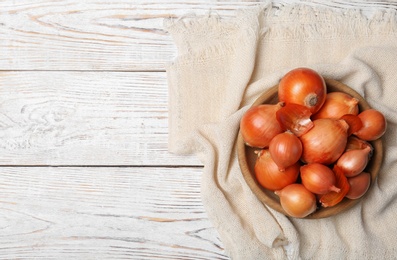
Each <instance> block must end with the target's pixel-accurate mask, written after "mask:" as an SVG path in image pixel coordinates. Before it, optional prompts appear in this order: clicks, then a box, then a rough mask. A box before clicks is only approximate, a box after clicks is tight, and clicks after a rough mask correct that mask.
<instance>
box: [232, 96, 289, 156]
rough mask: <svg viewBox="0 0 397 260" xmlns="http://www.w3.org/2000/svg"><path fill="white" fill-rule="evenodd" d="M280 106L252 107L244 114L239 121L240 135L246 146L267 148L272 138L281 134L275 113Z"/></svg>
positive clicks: (280, 104) (279, 104)
mask: <svg viewBox="0 0 397 260" xmlns="http://www.w3.org/2000/svg"><path fill="white" fill-rule="evenodd" d="M282 105H283V103H281V102H280V103H278V104H264V105H259V106H254V107H251V108H250V109H248V110H247V111H246V112H245V113H244V115H243V117H242V118H241V121H240V133H241V135H242V137H243V140H244V142H245V143H246V144H247V145H248V146H251V147H259V148H264V147H267V146H269V143H270V140H272V139H273V137H274V136H276V135H277V134H279V133H282V132H283V130H282V129H281V126H280V124H279V123H278V121H277V119H276V112H277V110H279V109H280V108H281V107H282Z"/></svg>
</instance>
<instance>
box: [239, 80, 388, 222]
mask: <svg viewBox="0 0 397 260" xmlns="http://www.w3.org/2000/svg"><path fill="white" fill-rule="evenodd" d="M324 81H325V83H326V86H327V93H329V92H335V91H341V92H345V93H347V94H349V95H351V96H353V97H355V98H357V99H358V100H359V104H358V105H359V109H360V111H364V110H367V109H371V106H370V105H369V104H368V102H367V101H366V100H365V99H364V98H363V97H362V96H361V95H360V94H359V93H358V92H357V91H355V90H354V89H352V88H350V87H349V86H347V85H345V84H344V83H342V82H339V81H337V80H334V79H330V78H324ZM341 89H343V90H341ZM277 93H278V84H277V85H275V86H273V87H271V88H269V89H267V90H266V91H264V92H263V93H262V94H261V95H260V96H259V97H258V98H257V99H256V100H255V101H254V103H253V104H252V105H251V107H252V106H257V105H260V104H265V102H267V101H268V100H272V99H273V100H274V99H275V98H276V97H277ZM369 143H370V144H371V145H372V146H373V154H372V157H371V160H370V161H369V163H368V165H367V167H366V169H365V171H367V170H370V171H368V172H369V173H370V175H371V183H370V187H369V189H368V190H370V189H371V188H372V186H373V184H374V182H375V180H376V178H377V176H378V174H379V171H380V168H381V165H382V162H383V153H384V151H383V141H382V138H379V139H377V140H375V141H370V142H369ZM252 149H254V148H250V147H248V146H247V145H245V143H244V140H243V138H242V135H241V131H240V129H239V132H238V137H237V157H238V162H239V166H240V170H241V173H242V175H243V177H244V179H245V181H246V183H247V184H248V186H249V188H250V189H251V191H252V192H253V193H254V194H255V196H256V197H257V198H258V199H259V200H260V201H261V202H262V203H263V204H265V205H267V206H269V207H270V208H272V209H274V210H276V211H278V212H280V213H282V214H284V215H286V216H289V215H288V214H287V213H286V212H285V211H284V209H283V208H282V207H281V204H280V202H279V200H278V198H275V196H269V195H268V194H267V193H266V189H265V188H263V187H261V186H260V184H259V183H258V182H257V180H256V178H255V174H254V173H253V170H252V169H250V167H249V164H248V160H247V153H248V152H252ZM258 149H259V148H258ZM258 149H256V150H258ZM251 156H252V155H251ZM267 192H270V191H267ZM367 194H368V191H367V193H366V194H365V195H364V196H362V197H361V198H359V199H347V198H344V199H343V200H342V202H340V203H339V204H337V205H335V206H333V207H328V208H318V209H317V210H316V211H315V212H313V213H312V214H310V215H308V216H306V217H304V218H303V219H320V218H326V217H330V216H333V215H336V214H339V213H341V212H343V211H345V210H347V209H350V208H352V207H353V206H354V205H356V204H357V203H358V202H360V201H361V200H362V199H363V198H365V197H366V195H367Z"/></svg>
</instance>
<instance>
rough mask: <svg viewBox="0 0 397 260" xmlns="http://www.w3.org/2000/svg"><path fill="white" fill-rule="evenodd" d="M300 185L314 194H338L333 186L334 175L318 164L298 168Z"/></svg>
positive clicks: (337, 190)
mask: <svg viewBox="0 0 397 260" xmlns="http://www.w3.org/2000/svg"><path fill="white" fill-rule="evenodd" d="M300 173H301V178H302V184H303V186H305V188H306V189H308V190H309V191H311V192H313V193H315V194H325V193H328V192H330V191H335V192H339V191H340V189H339V188H338V187H336V186H335V181H336V179H335V174H334V172H333V171H332V170H331V169H330V168H328V167H327V166H325V165H323V164H320V163H310V164H306V165H303V166H301V168H300Z"/></svg>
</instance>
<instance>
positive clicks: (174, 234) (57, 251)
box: [0, 0, 389, 259]
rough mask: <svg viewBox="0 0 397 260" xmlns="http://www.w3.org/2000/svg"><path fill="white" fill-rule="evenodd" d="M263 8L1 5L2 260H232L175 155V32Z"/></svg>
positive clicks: (191, 173) (197, 169)
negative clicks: (171, 97)
mask: <svg viewBox="0 0 397 260" xmlns="http://www.w3.org/2000/svg"><path fill="white" fill-rule="evenodd" d="M278 2H279V3H281V4H282V3H283V2H288V1H278ZM295 2H296V1H295ZM307 2H309V4H322V3H321V2H322V1H307ZM350 3H351V4H350V7H354V6H356V5H357V4H360V3H362V2H361V1H350ZM255 4H256V3H250V2H210V1H207V2H198V1H192V0H190V1H178V0H176V1H164V2H160V3H155V2H147V1H143V0H142V1H130V0H119V1H98V0H87V1H78V0H64V1H50V0H40V1H33V0H29V1H28V0H18V1H11V0H9V1H8V0H6V1H1V2H0V258H1V259H31V258H38V259H47V258H55V259H94V258H95V259H109V258H114V259H123V258H126V259H154V258H156V259H227V256H226V255H225V252H224V249H223V247H222V243H221V241H220V240H219V238H218V235H217V232H216V230H215V229H214V228H213V227H212V225H211V223H210V222H209V220H208V219H207V215H206V213H205V210H204V208H203V205H202V203H201V199H200V178H201V167H202V165H201V163H200V162H199V160H198V159H197V158H196V157H194V156H176V155H173V154H170V153H168V151H167V133H168V110H167V102H168V92H167V82H166V73H165V70H164V65H165V63H166V62H168V61H170V60H172V58H173V57H175V56H176V48H175V46H174V44H173V42H172V39H171V37H170V36H169V35H168V34H167V32H166V31H164V29H163V19H164V18H167V17H180V16H182V15H184V14H186V13H190V12H194V13H196V14H199V15H200V14H207V13H208V11H209V10H211V11H212V12H216V13H217V14H219V15H221V16H232V15H233V14H234V10H236V9H238V8H243V7H247V6H252V5H255ZM323 4H324V5H329V6H344V4H343V3H340V1H331V2H327V3H323ZM377 4H378V5H381V6H385V7H387V6H388V5H389V4H388V3H386V2H383V1H378V2H377ZM368 6H369V7H370V5H369V4H368ZM348 7H349V6H348Z"/></svg>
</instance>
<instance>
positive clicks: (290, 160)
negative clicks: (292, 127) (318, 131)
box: [269, 132, 302, 171]
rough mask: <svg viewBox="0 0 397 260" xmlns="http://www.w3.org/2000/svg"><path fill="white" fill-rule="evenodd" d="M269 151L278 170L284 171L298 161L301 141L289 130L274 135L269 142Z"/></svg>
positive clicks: (300, 153) (300, 152)
mask: <svg viewBox="0 0 397 260" xmlns="http://www.w3.org/2000/svg"><path fill="white" fill-rule="evenodd" d="M269 152H270V155H271V157H272V158H273V160H274V162H275V163H276V164H277V166H278V168H279V170H280V171H285V168H286V167H289V166H291V165H293V164H295V163H296V162H297V161H299V159H300V157H301V155H302V143H301V141H300V140H299V138H298V137H297V136H296V135H294V134H293V133H291V132H284V133H281V134H278V135H276V136H275V137H274V138H273V139H272V140H271V141H270V144H269Z"/></svg>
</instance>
